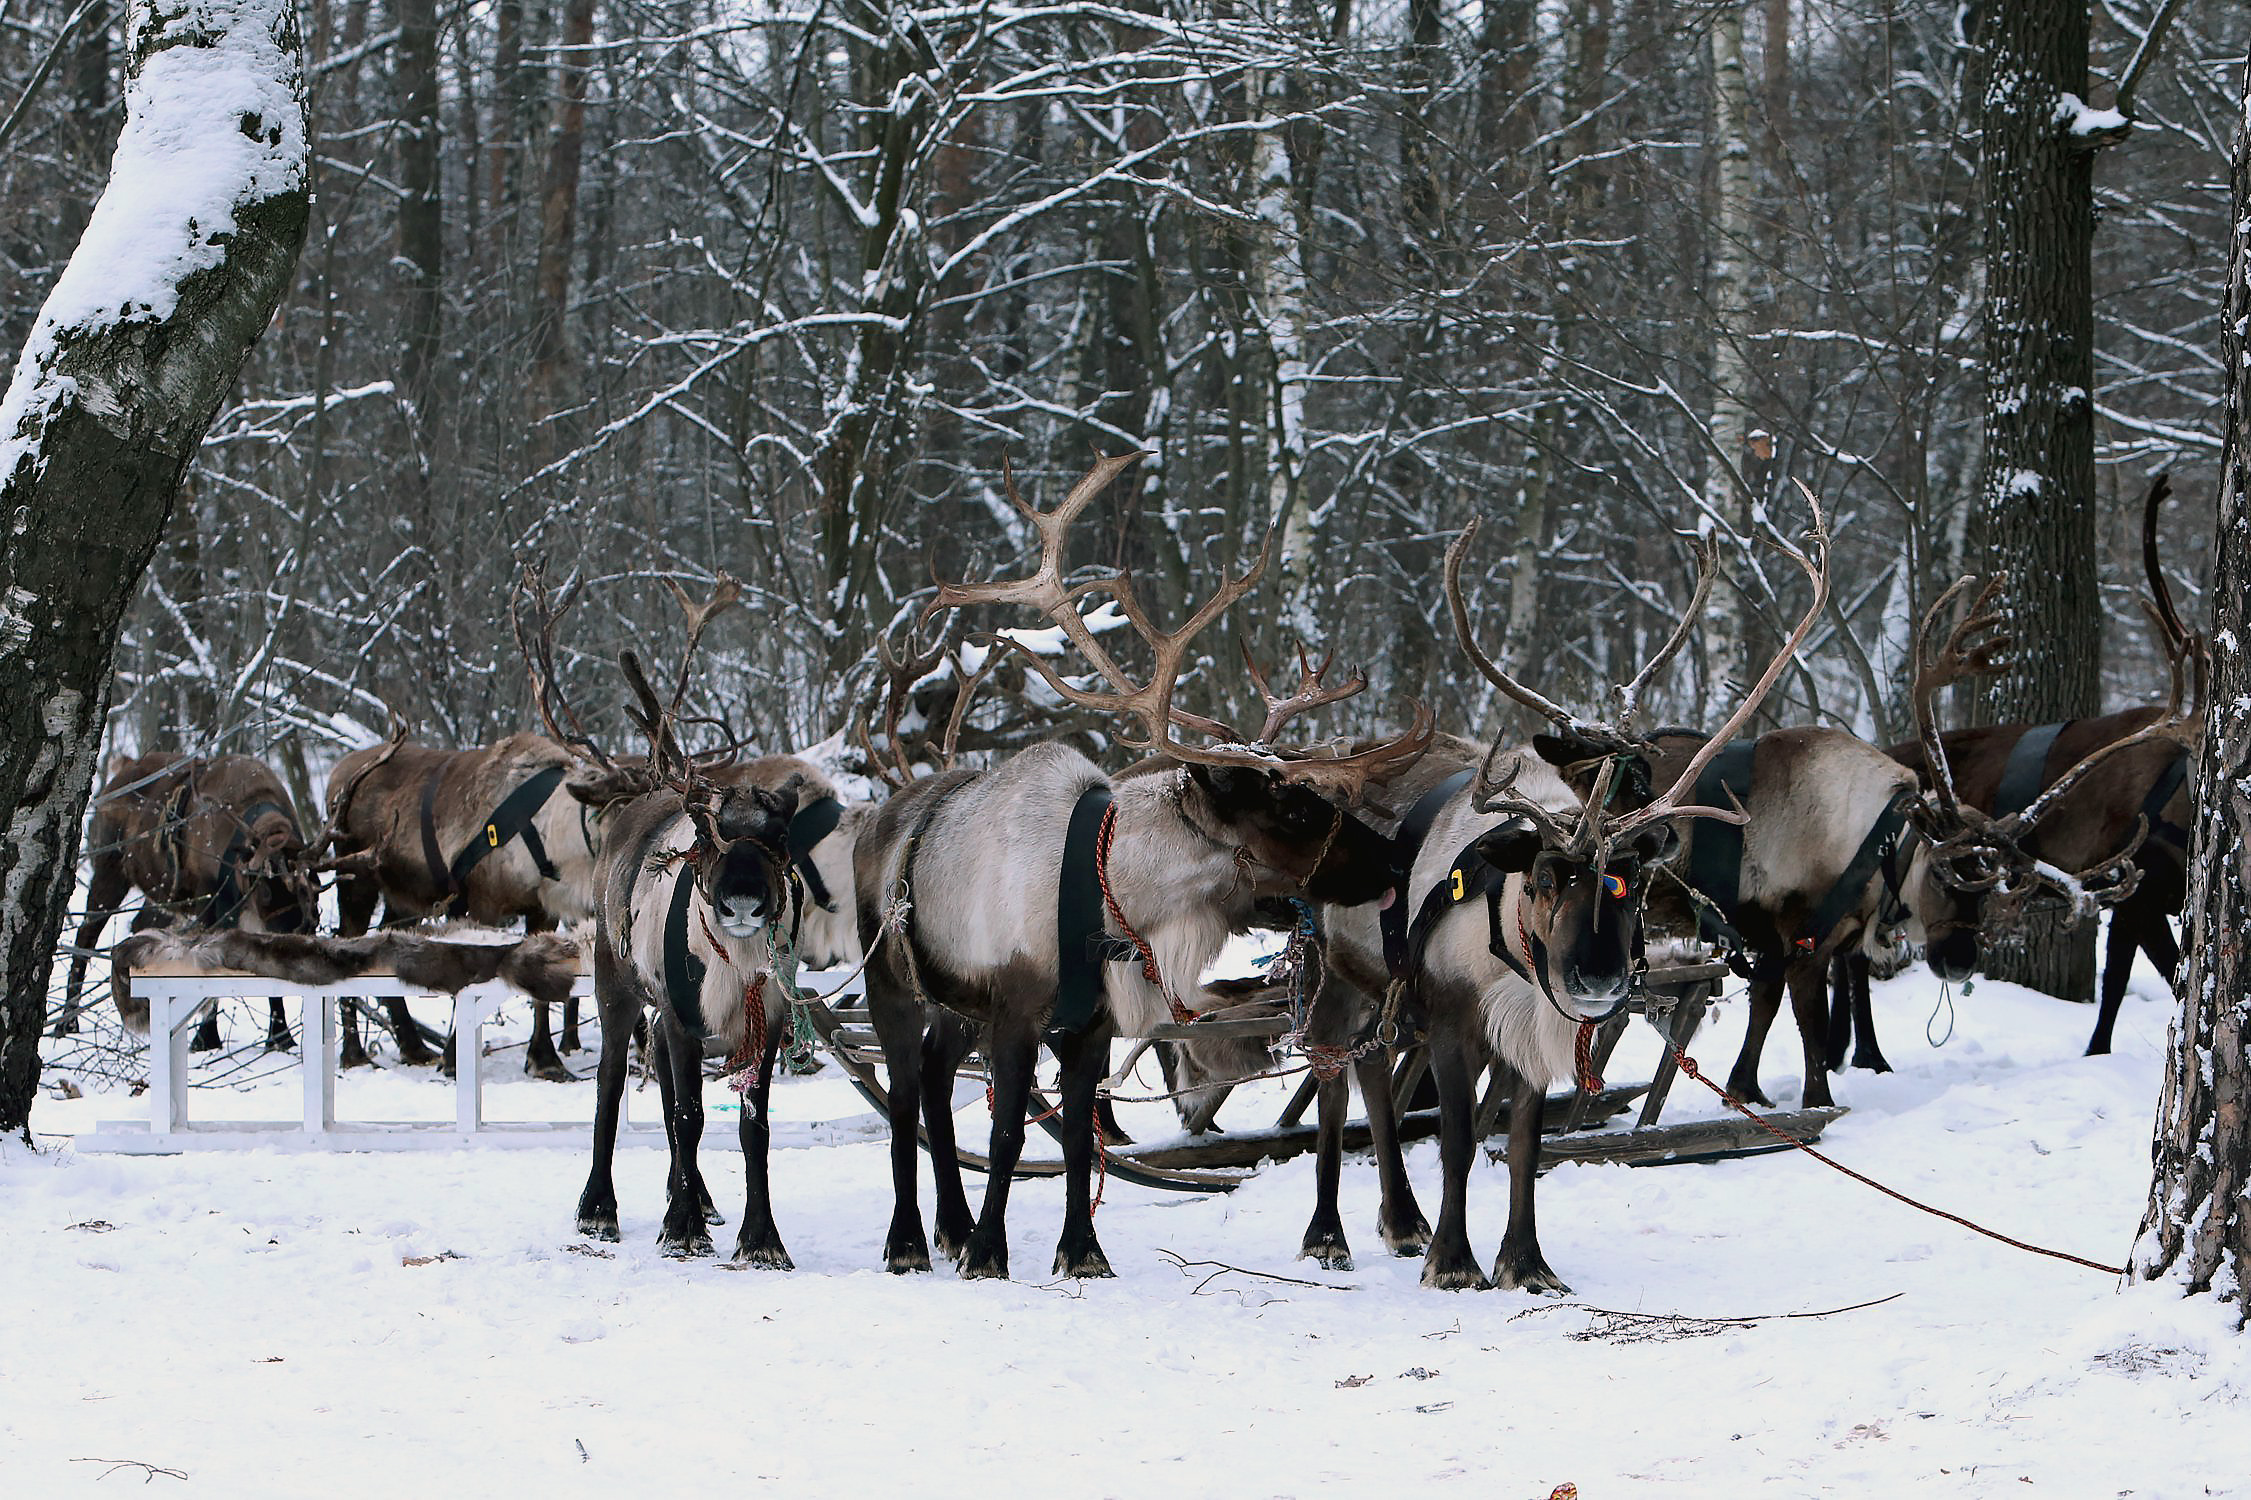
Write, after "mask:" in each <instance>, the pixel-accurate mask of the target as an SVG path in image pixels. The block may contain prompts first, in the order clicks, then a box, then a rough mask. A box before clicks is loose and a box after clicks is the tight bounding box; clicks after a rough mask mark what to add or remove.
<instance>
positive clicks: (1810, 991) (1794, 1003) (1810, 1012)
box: [1787, 958, 1834, 1109]
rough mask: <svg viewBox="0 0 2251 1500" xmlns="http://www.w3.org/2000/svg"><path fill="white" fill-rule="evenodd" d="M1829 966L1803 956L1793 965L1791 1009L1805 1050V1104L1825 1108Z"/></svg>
mask: <svg viewBox="0 0 2251 1500" xmlns="http://www.w3.org/2000/svg"><path fill="white" fill-rule="evenodd" d="M1828 973H1829V966H1828V965H1827V964H1825V963H1822V962H1821V961H1819V960H1818V959H1803V958H1801V959H1799V960H1797V961H1796V962H1794V963H1792V964H1791V965H1790V968H1789V972H1788V975H1787V979H1788V982H1789V986H1790V1011H1791V1014H1792V1015H1794V1016H1795V1017H1796V1018H1797V1022H1798V1040H1799V1042H1800V1044H1801V1046H1802V1049H1803V1051H1804V1053H1805V1107H1806V1108H1807V1109H1825V1108H1827V1107H1828V1106H1829V1105H1830V1104H1831V1103H1832V1102H1834V1101H1832V1100H1831V1099H1830V1097H1829V1067H1828V1063H1829V1058H1828V1047H1829V993H1828V990H1829V987H1828V984H1827V983H1826V980H1827V978H1828Z"/></svg>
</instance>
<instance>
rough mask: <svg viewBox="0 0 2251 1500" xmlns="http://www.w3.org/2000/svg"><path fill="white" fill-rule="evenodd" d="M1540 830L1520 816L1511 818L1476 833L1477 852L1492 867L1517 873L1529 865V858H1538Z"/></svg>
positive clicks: (1523, 870)
mask: <svg viewBox="0 0 2251 1500" xmlns="http://www.w3.org/2000/svg"><path fill="white" fill-rule="evenodd" d="M1541 847H1542V844H1541V841H1540V830H1538V829H1537V828H1534V827H1533V826H1532V825H1531V824H1530V823H1529V822H1527V821H1525V820H1524V819H1522V818H1517V819H1512V820H1511V821H1509V822H1506V823H1503V824H1502V825H1501V826H1500V827H1498V828H1495V829H1492V830H1490V831H1489V832H1486V833H1483V834H1480V835H1478V839H1477V852H1478V853H1479V854H1481V855H1483V856H1484V858H1485V862H1486V863H1487V864H1489V865H1491V866H1492V867H1493V868H1494V869H1496V870H1499V871H1502V872H1503V873H1505V874H1509V875H1521V874H1523V873H1524V872H1525V871H1526V870H1529V869H1531V868H1532V861H1534V860H1535V859H1538V858H1539V857H1540V849H1541Z"/></svg>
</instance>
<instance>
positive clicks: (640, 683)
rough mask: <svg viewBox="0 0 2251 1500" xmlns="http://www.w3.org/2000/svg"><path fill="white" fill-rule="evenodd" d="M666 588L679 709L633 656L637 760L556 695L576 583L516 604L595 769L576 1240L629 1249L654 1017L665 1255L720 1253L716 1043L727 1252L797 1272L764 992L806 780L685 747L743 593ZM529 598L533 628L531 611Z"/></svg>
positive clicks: (580, 750) (790, 881) (776, 1017)
mask: <svg viewBox="0 0 2251 1500" xmlns="http://www.w3.org/2000/svg"><path fill="white" fill-rule="evenodd" d="M667 586H668V587H669V588H671V590H672V594H673V597H674V599H675V600H677V601H678V603H679V605H680V609H681V613H682V614H683V615H684V616H685V617H686V620H687V643H686V645H685V646H684V647H683V649H682V651H681V656H680V669H679V673H678V676H677V678H676V680H675V682H674V685H673V691H672V697H671V700H670V702H669V703H667V702H664V701H662V700H660V699H659V697H658V696H657V693H656V691H655V689H654V688H652V687H651V686H650V684H649V680H648V678H647V677H646V676H645V675H644V674H643V672H642V670H641V664H640V661H639V660H638V658H636V657H635V655H634V654H633V653H632V652H630V651H627V652H623V653H621V654H620V655H619V658H618V665H619V667H620V668H621V669H622V670H623V672H624V674H625V680H626V684H627V686H628V687H629V688H630V689H631V690H632V692H633V696H634V699H635V704H636V705H637V706H634V705H629V706H628V708H627V710H626V712H627V713H628V714H629V715H630V716H631V717H632V719H633V721H634V723H635V724H637V725H638V726H639V727H640V729H641V731H642V733H643V734H644V735H645V736H646V737H647V739H648V741H649V754H648V758H647V759H646V760H645V761H639V762H633V761H626V760H621V759H617V758H613V757H611V756H610V755H609V754H607V753H606V752H604V751H603V750H602V748H601V747H600V746H599V745H597V744H596V743H595V742H594V740H593V739H592V738H591V737H589V736H588V735H587V734H586V733H585V731H584V728H583V727H582V725H581V723H580V720H579V717H578V715H577V713H576V712H575V711H574V710H572V709H571V707H570V704H569V700H568V698H567V697H565V696H564V695H563V692H562V687H561V682H560V678H559V676H558V674H557V673H556V671H555V667H554V638H555V627H556V625H557V623H558V622H559V621H560V620H561V619H562V618H563V617H564V616H565V615H567V614H568V613H569V612H570V609H571V606H572V604H573V603H574V602H575V601H576V598H577V593H578V588H577V587H576V586H574V587H573V588H571V589H570V590H569V591H568V592H566V593H565V594H564V595H563V597H562V599H561V601H560V602H559V603H558V602H556V601H554V600H553V599H552V598H551V596H550V595H549V592H548V589H547V586H546V582H545V580H544V579H543V578H542V577H541V576H540V575H539V574H538V573H537V572H536V571H533V570H527V572H526V574H525V580H524V585H523V587H522V589H520V590H519V596H518V598H517V599H516V600H511V601H510V605H509V618H510V621H511V623H512V624H513V625H514V627H515V631H516V640H517V644H518V645H519V647H521V649H522V651H523V654H524V659H525V661H526V663H527V664H528V665H529V667H530V669H531V677H532V692H533V698H534V700H535V701H536V702H537V704H538V706H539V712H540V717H541V719H542V720H543V721H544V722H545V723H546V725H547V727H548V730H549V731H550V733H552V734H553V735H554V738H555V742H556V743H558V744H561V745H563V746H565V747H566V748H567V750H568V753H569V754H570V755H572V756H573V757H574V758H575V759H576V760H578V761H579V762H580V765H581V769H582V771H583V773H584V774H582V775H580V776H577V777H574V778H573V779H572V780H570V781H569V782H568V783H567V784H568V786H569V788H570V792H571V795H572V796H573V797H574V798H576V799H577V800H579V801H580V802H582V803H584V804H586V805H587V806H588V807H589V808H593V809H598V810H599V811H600V814H601V817H602V827H603V838H602V845H601V854H600V856H599V860H598V869H597V871H596V885H597V892H598V894H597V898H596V902H595V913H594V998H595V1005H596V1007H597V1008H598V1010H599V1012H600V1015H601V1020H602V1060H601V1063H600V1065H599V1067H598V1069H597V1071H596V1075H595V1076H596V1087H595V1106H594V1156H593V1163H592V1166H591V1167H590V1169H589V1171H588V1173H587V1179H586V1187H585V1189H584V1191H583V1192H582V1193H581V1194H580V1196H579V1204H578V1228H579V1232H580V1233H582V1234H586V1235H589V1236H591V1237H593V1238H596V1239H605V1240H615V1239H617V1238H618V1218H617V1189H616V1185H615V1182H614V1181H613V1178H612V1173H611V1163H612V1159H613V1157H614V1156H615V1155H616V1148H617V1128H618V1120H619V1115H620V1108H621V1105H622V1102H623V1100H624V1096H625V1073H626V1063H627V1060H628V1057H629V1055H630V1052H631V1049H632V1036H633V1032H634V1029H635V1022H636V1021H637V1020H638V1019H639V1018H640V1017H641V1016H642V1015H643V1014H644V1013H646V1014H647V1015H648V1017H649V1020H650V1027H649V1036H650V1046H649V1057H650V1064H651V1067H652V1069H653V1070H654V1071H655V1073H656V1075H657V1085H658V1092H659V1095H660V1097H661V1099H662V1101H663V1109H664V1120H665V1134H666V1137H667V1138H668V1140H669V1142H670V1145H671V1151H670V1164H669V1171H668V1174H667V1192H666V1204H665V1214H664V1222H663V1227H662V1229H661V1231H660V1233H659V1235H658V1240H657V1243H658V1245H659V1246H660V1247H661V1248H662V1249H663V1250H664V1252H665V1253H666V1254H668V1255H675V1256H683V1257H685V1256H696V1255H708V1254H710V1253H711V1251H712V1242H711V1235H710V1232H709V1230H708V1228H707V1225H709V1224H711V1223H715V1222H717V1221H718V1215H717V1214H716V1213H715V1212H713V1211H712V1208H711V1195H710V1192H709V1190H708V1189H707V1188H706V1187H705V1185H704V1181H703V1175H702V1173H701V1172H700V1171H699V1170H698V1168H697V1165H696V1152H697V1148H698V1146H699V1144H700V1142H701V1141H702V1138H703V1122H704V1110H703V1057H704V1053H705V1051H706V1049H707V1047H710V1048H717V1049H718V1050H719V1051H720V1053H721V1055H723V1056H725V1057H726V1059H727V1067H728V1070H729V1071H730V1072H731V1073H734V1074H736V1075H737V1080H738V1090H739V1092H741V1094H742V1096H743V1106H742V1123H741V1131H740V1135H741V1142H742V1150H743V1160H744V1165H745V1168H746V1171H745V1177H746V1179H747V1181H748V1189H747V1203H746V1206H745V1209H744V1213H743V1222H742V1228H741V1230H740V1232H739V1234H738V1236H737V1238H736V1241H735V1252H734V1256H735V1259H736V1260H737V1261H740V1262H744V1263H747V1264H750V1265H756V1266H765V1267H770V1268H773V1269H776V1270H785V1271H786V1270H788V1269H790V1268H791V1261H790V1257H789V1251H788V1250H787V1249H786V1248H785V1247H784V1246H783V1244H782V1240H781V1236H780V1235H779V1233H778V1232H777V1231H776V1230H775V1227H774V1217H773V1210H772V1205H771V1203H770V1201H769V1198H768V1195H767V1174H766V1153H767V1147H768V1143H769V1135H770V1132H769V1126H768V1122H767V1117H766V1106H767V1097H768V1092H769V1090H770V1089H771V1087H772V1084H773V1073H774V1057H775V1054H776V1052H777V1050H778V1049H779V1046H780V1043H781V1039H782V1037H783V1036H784V1034H785V1033H786V1032H787V1030H788V1028H787V1026H786V1025H785V1024H784V1023H785V1021H786V1018H787V1010H786V1003H785V997H784V993H783V986H782V985H781V984H778V983H771V982H770V981H771V980H772V977H773V976H772V968H773V964H774V961H775V958H776V956H777V947H776V943H775V937H774V934H775V932H776V931H777V930H780V931H789V930H793V929H795V927H796V923H797V918H798V915H799V913H800V912H801V910H802V895H801V887H800V884H799V881H798V879H797V878H796V876H795V874H794V873H793V871H792V868H791V857H790V825H791V822H792V820H793V818H794V817H795V816H796V814H797V812H798V809H799V806H800V803H801V793H802V792H803V791H804V788H805V778H804V777H803V776H802V775H801V774H799V773H797V772H794V771H791V772H785V773H783V774H781V775H780V776H779V779H778V782H776V781H775V774H776V772H777V771H778V770H780V769H781V768H780V767H778V766H775V765H761V764H760V763H758V762H752V763H751V764H750V765H747V766H741V767H730V765H729V763H730V761H731V759H732V757H733V755H734V753H735V746H734V744H732V743H730V744H729V745H728V746H726V747H724V748H722V749H720V750H718V751H716V752H712V753H710V754H708V755H703V756H698V755H693V754H690V753H689V752H688V751H687V750H686V749H685V748H684V747H683V746H682V744H681V742H680V738H679V726H680V725H681V723H682V722H683V720H682V717H681V708H682V705H683V703H684V702H685V701H686V698H687V694H688V682H689V669H690V667H691V665H692V663H693V662H694V659H695V652H696V647H697V646H698V644H699V643H700V642H701V641H702V639H703V634H704V631H705V630H706V629H707V628H708V627H709V626H710V624H711V622H712V620H713V619H715V618H717V617H718V615H720V614H721V613H722V612H723V611H725V610H726V609H728V608H729V607H730V606H732V605H733V604H734V603H735V601H736V600H737V599H738V598H739V597H740V595H741V586H740V585H739V584H737V583H736V582H735V581H734V580H733V579H732V578H729V577H728V576H727V575H725V574H724V573H722V574H721V575H720V576H719V581H718V584H717V586H716V587H715V588H714V589H713V591H712V594H711V596H710V598H708V599H707V600H705V601H704V602H703V603H702V604H700V605H699V604H694V603H691V602H690V601H689V599H688V597H687V595H686V593H685V592H683V591H682V590H681V589H680V587H679V586H678V585H677V584H672V583H671V582H670V581H669V580H667ZM527 603H528V605H529V608H530V613H531V615H532V617H533V625H532V626H527V624H526V621H525V618H524V611H523V609H522V608H520V605H523V604H527ZM558 716H560V717H558ZM565 721H567V723H568V727H567V728H566V726H565ZM773 759H774V760H776V761H787V760H789V758H788V757H774V758H773ZM791 763H792V764H802V763H800V762H791ZM722 777H723V778H724V779H722ZM770 783H771V784H770ZM789 977H790V978H792V979H794V976H789Z"/></svg>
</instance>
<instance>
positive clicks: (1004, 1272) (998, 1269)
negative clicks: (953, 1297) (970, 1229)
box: [961, 1235, 1008, 1281]
mask: <svg viewBox="0 0 2251 1500" xmlns="http://www.w3.org/2000/svg"><path fill="white" fill-rule="evenodd" d="M961 1279H962V1280H964V1281H1006V1280H1007V1279H1008V1242H1007V1241H1006V1240H997V1241H996V1240H990V1239H983V1238H980V1237H978V1236H976V1235H971V1236H970V1239H969V1245H968V1247H967V1248H966V1249H964V1250H963V1251H962V1256H961Z"/></svg>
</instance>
